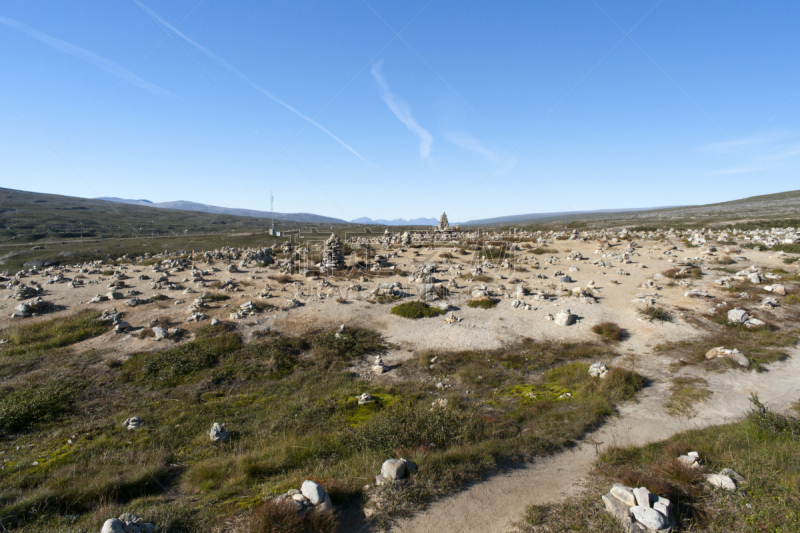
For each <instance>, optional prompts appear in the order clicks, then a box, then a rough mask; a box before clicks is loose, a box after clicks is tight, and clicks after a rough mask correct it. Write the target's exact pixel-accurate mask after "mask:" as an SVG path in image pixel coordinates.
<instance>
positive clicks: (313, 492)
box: [300, 479, 328, 505]
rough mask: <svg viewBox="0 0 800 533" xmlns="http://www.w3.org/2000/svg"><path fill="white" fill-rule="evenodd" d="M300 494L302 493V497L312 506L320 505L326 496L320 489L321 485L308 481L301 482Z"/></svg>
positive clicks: (323, 490)
mask: <svg viewBox="0 0 800 533" xmlns="http://www.w3.org/2000/svg"><path fill="white" fill-rule="evenodd" d="M300 492H302V493H303V496H305V497H306V498H308V500H309V501H310V502H311V504H312V505H317V504H319V503H322V502H323V501H324V500H325V497H326V496H327V495H328V493H327V492H325V489H323V488H322V485H320V484H319V483H315V482H313V481H311V480H308V479H307V480H305V481H303V484H302V485H301V486H300Z"/></svg>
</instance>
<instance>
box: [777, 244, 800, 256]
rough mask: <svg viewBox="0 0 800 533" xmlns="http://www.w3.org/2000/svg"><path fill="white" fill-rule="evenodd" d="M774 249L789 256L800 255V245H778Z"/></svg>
mask: <svg viewBox="0 0 800 533" xmlns="http://www.w3.org/2000/svg"><path fill="white" fill-rule="evenodd" d="M772 249H773V250H775V251H776V252H785V253H787V254H800V244H776V245H775V246H773V247H772Z"/></svg>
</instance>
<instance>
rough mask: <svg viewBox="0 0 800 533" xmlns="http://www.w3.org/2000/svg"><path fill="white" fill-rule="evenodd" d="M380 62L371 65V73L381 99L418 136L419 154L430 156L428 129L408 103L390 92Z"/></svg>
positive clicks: (431, 140)
mask: <svg viewBox="0 0 800 533" xmlns="http://www.w3.org/2000/svg"><path fill="white" fill-rule="evenodd" d="M382 63H383V62H382V61H379V62H378V63H375V64H374V65H373V66H372V75H373V76H374V77H375V81H377V82H378V85H379V87H380V90H381V98H383V101H384V102H386V105H388V106H389V109H391V110H392V113H394V115H395V116H396V117H397V118H398V120H400V122H402V123H403V124H405V125H406V127H407V128H408V129H409V130H410V131H411V133H413V134H414V135H416V136H417V137H419V153H420V155H421V156H422V157H430V155H431V144H433V137H432V136H431V134H430V132H429V131H428V130H426V129H425V128H423V127H422V126H420V125H419V123H418V122H417V121H416V120H415V119H414V117H413V116H412V115H411V108H410V107H408V104H406V103H405V102H401V101H398V100H397V98H395V96H394V94H392V91H390V90H389V84H387V83H386V79H384V77H383V73H382V72H381V65H382Z"/></svg>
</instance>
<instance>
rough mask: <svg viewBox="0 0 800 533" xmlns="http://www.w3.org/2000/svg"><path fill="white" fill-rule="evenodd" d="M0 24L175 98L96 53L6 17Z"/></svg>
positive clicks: (1, 18)
mask: <svg viewBox="0 0 800 533" xmlns="http://www.w3.org/2000/svg"><path fill="white" fill-rule="evenodd" d="M0 23H2V24H5V25H6V26H8V27H10V28H14V29H15V30H18V31H20V32H22V33H24V34H25V35H28V36H30V37H33V38H34V39H36V40H38V41H41V42H43V43H44V44H46V45H48V46H49V47H51V48H53V49H54V50H57V51H59V52H62V53H64V54H69V55H71V56H74V57H77V58H78V59H82V60H84V61H86V62H88V63H91V64H93V65H94V66H96V67H98V68H100V69H102V70H105V71H106V72H108V73H109V74H113V75H114V76H117V77H119V78H121V79H123V80H127V81H129V82H131V83H133V84H134V85H137V86H138V87H141V88H142V89H144V90H146V91H149V92H151V93H153V94H158V95H162V96H173V95H172V93H170V92H169V91H166V90H164V89H162V88H161V87H158V86H157V85H153V84H152V83H148V82H146V81H144V80H143V79H142V78H140V77H138V76H136V75H135V74H131V73H130V71H128V70H125V69H124V68H122V67H120V66H119V65H117V64H116V63H114V62H113V61H110V60H108V59H106V58H104V57H102V56H99V55H97V54H95V53H94V52H90V51H89V50H84V49H83V48H79V47H77V46H75V45H74V44H70V43H68V42H65V41H62V40H61V39H56V38H55V37H51V36H50V35H47V34H46V33H42V32H40V31H37V30H34V29H33V28H31V27H30V26H28V25H27V24H23V23H22V22H19V21H17V20H14V19H9V18H6V17H0Z"/></svg>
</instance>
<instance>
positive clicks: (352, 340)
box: [311, 327, 386, 367]
mask: <svg viewBox="0 0 800 533" xmlns="http://www.w3.org/2000/svg"><path fill="white" fill-rule="evenodd" d="M336 332H337V330H336V329H332V330H329V331H326V332H323V333H319V334H317V335H316V336H315V337H314V338H313V340H312V341H311V343H312V346H313V352H312V353H313V356H314V358H315V359H316V360H317V361H318V362H320V363H322V364H323V365H325V366H335V367H339V366H341V365H343V364H346V363H347V362H348V361H350V360H352V359H356V358H358V357H361V356H364V355H370V354H375V353H378V352H380V351H382V350H384V349H385V348H386V346H385V344H384V343H383V340H382V339H381V336H380V335H379V334H378V333H376V332H374V331H372V330H369V329H365V328H359V327H348V328H347V329H346V330H345V331H344V333H341V334H340V335H339V336H337V335H336Z"/></svg>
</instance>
